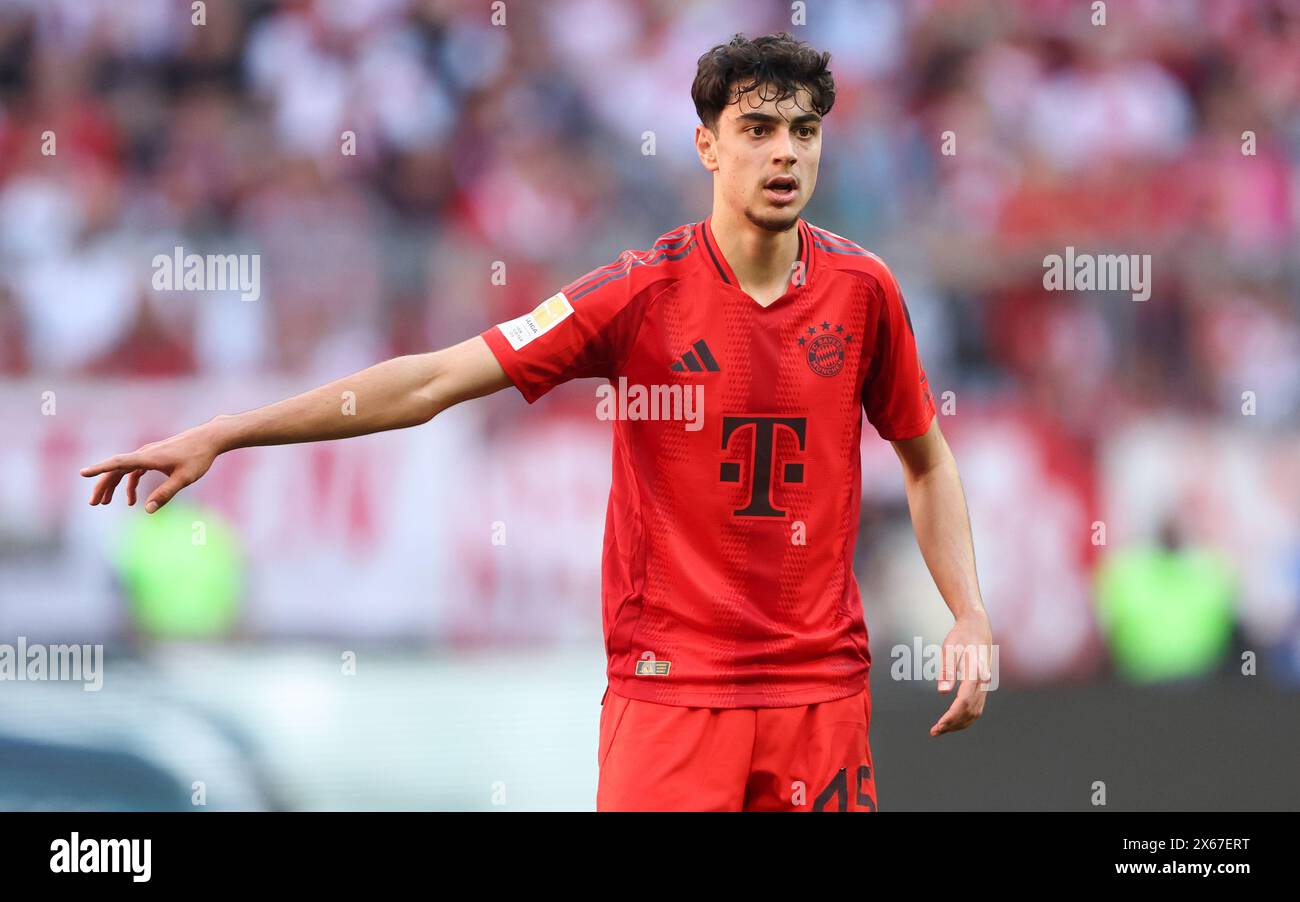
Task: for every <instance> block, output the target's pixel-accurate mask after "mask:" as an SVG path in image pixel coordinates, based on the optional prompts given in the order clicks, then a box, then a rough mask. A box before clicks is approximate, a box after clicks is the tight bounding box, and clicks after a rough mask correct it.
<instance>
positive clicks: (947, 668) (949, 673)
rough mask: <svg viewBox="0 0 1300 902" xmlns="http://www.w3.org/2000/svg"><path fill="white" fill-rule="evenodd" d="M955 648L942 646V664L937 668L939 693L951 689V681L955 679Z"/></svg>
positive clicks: (953, 646) (945, 644) (946, 645)
mask: <svg viewBox="0 0 1300 902" xmlns="http://www.w3.org/2000/svg"><path fill="white" fill-rule="evenodd" d="M956 657H957V647H956V646H955V645H951V644H949V643H946V642H945V643H944V646H943V663H942V664H941V666H940V668H939V691H940V692H947V691H948V690H950V689H952V681H953V680H954V679H956V677H957V662H956Z"/></svg>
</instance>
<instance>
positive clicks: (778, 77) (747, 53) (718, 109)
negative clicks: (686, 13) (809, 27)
mask: <svg viewBox="0 0 1300 902" xmlns="http://www.w3.org/2000/svg"><path fill="white" fill-rule="evenodd" d="M830 59H831V55H830V53H829V52H824V53H818V52H817V51H816V50H814V49H813V48H812V47H810V46H809V45H808V44H806V43H804V42H803V41H800V40H796V39H795V38H793V37H791V36H790V35H789V34H787V33H786V32H784V31H783V32H781V33H780V34H769V35H764V36H763V37H761V38H755V39H754V40H752V41H751V40H750V39H749V38H747V37H745V36H744V35H743V34H738V35H736V36H735V37H733V38H732V39H731V40H730V41H729V42H728V43H726V44H719V45H718V46H716V47H714V48H713V49H712V50H709V51H708V52H707V53H705V54H704V55H703V56H701V57H700V61H699V69H698V70H697V71H696V73H695V83H694V84H692V85H691V99H692V100H694V101H695V112H696V113H698V114H699V117H700V122H702V123H704V124H705V125H706V126H708V127H709V128H710V129H711V130H713V131H714V132H716V131H717V129H718V117H719V116H721V115H722V111H723V110H724V109H726V107H727V105H728V103H730V102H732V96H731V92H732V91H733V90H736V91H737V92H738V93H737V97H736V99H737V100H738V99H739V98H740V97H742V96H744V95H745V94H748V93H749V92H750V91H753V90H757V89H759V88H760V87H761V86H763V85H768V86H770V88H771V89H772V90H773V91H774V92H775V93H774V94H772V95H770V96H769V95H768V94H766V93H764V94H760V95H759V97H760V99H762V100H764V101H767V100H775V101H777V102H778V103H779V102H781V101H783V100H785V99H787V98H789V97H794V96H796V92H797V91H798V90H799V88H801V87H803V88H807V89H808V92H809V93H810V94H811V95H812V108H813V110H814V111H815V112H816V113H817V115H819V116H825V115H826V114H827V113H829V112H830V110H831V107H832V106H833V105H834V103H835V79H834V78H833V77H832V76H831V70H830V69H829V68H827V66H828V65H829V63H830Z"/></svg>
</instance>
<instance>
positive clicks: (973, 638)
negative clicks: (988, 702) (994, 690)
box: [930, 610, 997, 736]
mask: <svg viewBox="0 0 1300 902" xmlns="http://www.w3.org/2000/svg"><path fill="white" fill-rule="evenodd" d="M996 661H997V658H996V656H995V655H994V654H993V630H992V627H990V626H989V618H988V614H986V613H985V612H984V611H983V610H980V611H978V612H975V613H971V614H966V615H963V616H961V617H959V618H957V622H956V623H955V624H954V625H953V628H952V629H951V630H949V631H948V635H947V636H946V637H945V638H944V640H943V667H942V671H941V673H940V675H939V691H940V692H951V691H952V687H953V683H954V682H956V680H957V679H958V677H959V676H960V678H961V688H960V689H958V690H957V697H956V698H955V699H953V701H952V705H950V706H949V708H948V710H947V711H945V712H944V715H943V717H940V718H939V720H938V722H937V723H935V725H934V726H932V727H930V735H931V736H939V735H942V734H943V733H953V732H956V731H957V730H964V729H966V728H967V727H968V726H970V725H971V724H973V723H974V722H975V721H976V720H978V719H979V716H980V715H981V714H983V713H984V700H985V699H986V698H987V697H988V691H987V689H986V687H987V685H988V683H989V682H990V680H991V678H992V671H991V668H992V667H993V666H994V665H995V663H996Z"/></svg>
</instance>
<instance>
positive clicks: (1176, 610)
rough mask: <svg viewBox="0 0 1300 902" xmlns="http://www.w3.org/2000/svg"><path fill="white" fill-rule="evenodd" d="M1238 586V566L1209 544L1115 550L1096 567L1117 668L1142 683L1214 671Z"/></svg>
mask: <svg viewBox="0 0 1300 902" xmlns="http://www.w3.org/2000/svg"><path fill="white" fill-rule="evenodd" d="M1235 590H1236V586H1235V578H1234V576H1233V571H1232V568H1231V567H1230V566H1229V565H1228V563H1227V562H1226V561H1225V560H1224V559H1223V557H1222V556H1220V555H1218V554H1216V553H1213V552H1210V551H1206V550H1202V549H1198V548H1193V547H1186V546H1184V547H1181V548H1177V549H1171V548H1168V547H1161V546H1158V545H1153V546H1145V547H1139V548H1129V549H1125V550H1123V551H1117V552H1114V553H1112V554H1110V555H1109V556H1107V557H1106V559H1105V560H1104V561H1103V562H1102V564H1101V566H1100V567H1099V569H1098V572H1097V613H1098V618H1099V621H1100V624H1101V629H1102V634H1103V635H1104V636H1105V637H1106V640H1107V642H1108V643H1109V645H1110V652H1111V658H1112V660H1113V661H1114V662H1115V667H1116V669H1117V670H1118V671H1119V673H1120V674H1121V675H1122V676H1124V677H1125V678H1126V679H1129V680H1131V681H1134V682H1141V683H1151V682H1158V681H1162V680H1171V679H1179V678H1183V677H1195V676H1200V675H1203V674H1207V673H1209V672H1211V671H1212V670H1214V669H1215V667H1217V666H1218V664H1219V662H1220V661H1221V660H1222V658H1223V655H1224V653H1225V652H1226V651H1227V649H1228V645H1229V643H1230V641H1231V639H1232V629H1233V623H1234V619H1235V601H1234V593H1235Z"/></svg>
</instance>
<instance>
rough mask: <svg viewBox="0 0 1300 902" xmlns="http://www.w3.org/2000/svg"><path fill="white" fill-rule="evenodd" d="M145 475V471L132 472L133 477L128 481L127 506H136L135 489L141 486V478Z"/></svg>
mask: <svg viewBox="0 0 1300 902" xmlns="http://www.w3.org/2000/svg"><path fill="white" fill-rule="evenodd" d="M144 473H145V471H144V470H132V471H131V475H130V476H129V477H128V478H127V480H126V506H127V507H131V506H132V505H134V504H135V487H136V486H138V485H139V484H140V477H141V476H143V475H144Z"/></svg>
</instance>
